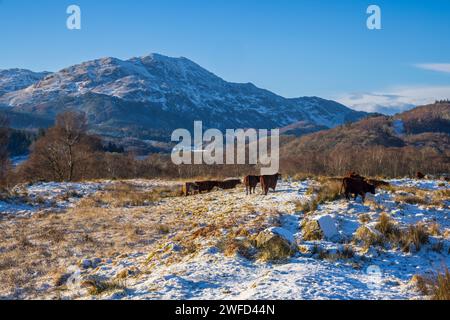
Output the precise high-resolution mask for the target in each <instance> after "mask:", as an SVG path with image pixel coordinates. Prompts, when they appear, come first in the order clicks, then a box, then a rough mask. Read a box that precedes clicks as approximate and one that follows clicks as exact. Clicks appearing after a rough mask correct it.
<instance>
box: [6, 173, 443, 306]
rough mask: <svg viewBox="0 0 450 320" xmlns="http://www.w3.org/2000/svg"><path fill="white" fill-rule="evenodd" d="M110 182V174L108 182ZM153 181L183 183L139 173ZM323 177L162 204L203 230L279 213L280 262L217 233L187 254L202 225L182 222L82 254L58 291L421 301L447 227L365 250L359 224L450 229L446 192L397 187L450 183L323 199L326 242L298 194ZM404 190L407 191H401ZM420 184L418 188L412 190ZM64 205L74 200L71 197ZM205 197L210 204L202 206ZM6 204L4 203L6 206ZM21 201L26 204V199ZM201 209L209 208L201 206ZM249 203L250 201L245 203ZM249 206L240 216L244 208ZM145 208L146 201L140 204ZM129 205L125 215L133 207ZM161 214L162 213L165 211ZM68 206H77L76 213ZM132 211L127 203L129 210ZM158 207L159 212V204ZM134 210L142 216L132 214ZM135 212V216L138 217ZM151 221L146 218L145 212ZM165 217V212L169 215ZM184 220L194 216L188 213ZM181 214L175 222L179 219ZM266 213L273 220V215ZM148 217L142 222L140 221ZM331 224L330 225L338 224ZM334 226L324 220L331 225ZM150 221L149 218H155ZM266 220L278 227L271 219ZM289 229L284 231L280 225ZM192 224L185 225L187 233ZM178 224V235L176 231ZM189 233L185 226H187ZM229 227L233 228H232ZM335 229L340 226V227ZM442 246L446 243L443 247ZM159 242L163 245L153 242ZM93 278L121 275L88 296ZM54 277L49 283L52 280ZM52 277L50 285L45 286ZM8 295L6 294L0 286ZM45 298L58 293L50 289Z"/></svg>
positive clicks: (87, 187)
mask: <svg viewBox="0 0 450 320" xmlns="http://www.w3.org/2000/svg"><path fill="white" fill-rule="evenodd" d="M106 183H107V182H97V183H90V184H38V185H34V186H29V187H27V192H28V194H29V195H31V196H33V195H36V196H40V197H43V198H47V199H49V201H50V200H52V201H56V200H55V199H58V197H59V195H61V194H66V193H67V192H68V191H71V190H76V192H77V193H78V194H79V197H81V198H82V197H85V196H88V195H92V194H93V193H95V192H97V191H98V190H100V189H102V188H103V187H104V186H105V184H106ZM108 183H111V182H108ZM133 183H135V184H136V185H144V186H145V187H146V188H152V187H153V186H160V185H161V184H162V185H164V184H167V185H170V184H175V182H173V183H171V182H161V181H159V182H154V181H144V180H142V181H134V182H133ZM315 184H317V182H315V181H311V180H307V181H284V182H282V183H281V184H280V185H279V187H278V189H277V191H276V192H274V193H270V194H269V195H268V196H267V197H264V196H262V195H259V194H256V195H251V196H246V195H245V192H244V191H243V190H242V189H237V190H232V191H215V192H213V193H210V194H203V195H195V196H191V197H186V198H185V197H180V198H168V199H164V200H162V201H161V202H160V203H158V204H157V207H155V208H158V210H160V212H165V211H167V212H169V211H174V212H179V214H178V215H179V217H178V219H179V220H177V221H178V224H183V223H185V224H186V226H188V225H189V223H191V221H192V220H194V221H195V220H198V225H199V228H200V229H201V227H205V226H207V224H208V221H209V222H210V223H211V224H213V222H214V223H215V222H216V221H218V220H219V219H225V221H226V220H232V221H236V223H242V224H245V223H247V222H246V221H247V220H246V219H248V220H251V219H256V218H258V217H259V216H268V215H270V214H274V213H273V212H274V211H276V215H279V219H278V223H275V222H274V225H273V227H277V228H278V229H279V230H282V233H285V237H288V238H289V237H292V238H293V239H294V241H295V242H296V245H297V246H298V247H299V248H302V249H301V250H299V252H298V253H297V254H296V255H294V256H293V257H292V258H289V259H287V260H285V261H280V262H277V263H268V262H262V261H257V260H254V259H246V258H244V257H242V256H240V255H236V256H226V255H224V253H223V252H222V251H221V250H220V249H219V246H218V245H217V239H214V238H208V237H205V238H201V239H200V240H198V239H195V240H192V241H195V244H196V248H197V249H196V250H193V251H191V252H189V254H186V253H185V250H183V246H186V245H187V243H188V241H190V240H188V238H189V236H190V235H191V234H193V233H195V232H196V231H198V230H197V229H189V227H186V228H185V229H182V228H181V229H180V228H179V229H177V230H178V231H176V232H175V231H174V233H171V232H169V233H168V234H167V236H165V237H164V238H161V239H159V240H158V241H159V242H158V246H156V250H154V249H151V250H150V249H149V250H146V249H145V248H144V249H142V248H139V249H136V250H132V251H130V252H124V253H123V254H122V255H115V256H104V257H95V259H94V257H82V259H81V260H80V264H79V265H77V266H66V269H67V272H69V273H70V274H71V275H72V277H71V279H72V280H74V281H73V284H72V285H71V286H68V289H67V290H64V291H63V292H58V295H57V297H62V298H69V299H75V298H82V299H86V298H87V299H91V298H95V299H417V298H421V296H420V293H419V292H418V291H417V290H415V289H414V287H413V286H412V285H411V284H410V280H411V278H412V277H413V276H414V275H416V274H427V273H429V272H432V271H435V270H437V269H439V268H441V267H442V266H443V265H447V266H449V265H450V258H449V250H450V241H449V239H448V233H447V235H442V236H431V237H430V241H429V244H427V245H424V246H423V247H422V248H421V249H420V251H411V252H409V253H405V252H403V251H401V250H398V249H394V248H389V247H386V248H379V247H371V248H370V249H369V250H368V251H366V250H363V248H361V247H359V246H358V245H357V244H355V243H353V242H351V240H352V238H353V236H354V233H355V232H356V230H357V229H358V228H359V227H360V226H362V224H363V223H362V222H361V221H360V217H361V215H362V214H365V215H367V216H368V217H370V219H371V221H376V220H377V219H378V218H379V216H380V214H381V213H382V212H387V213H388V214H390V215H391V217H392V218H393V219H394V221H395V222H396V223H398V224H399V225H400V226H402V227H407V226H408V225H411V224H415V223H417V222H424V223H427V224H430V223H438V224H439V226H440V229H441V231H442V233H443V234H445V231H449V230H450V215H449V214H450V209H449V205H450V199H445V198H444V199H443V200H442V205H431V204H430V205H423V204H407V203H399V202H398V201H397V200H396V197H397V196H398V195H405V194H408V192H409V193H411V192H412V191H413V190H417V192H419V191H420V192H425V193H427V192H430V193H432V192H435V191H437V190H446V189H449V187H450V185H449V183H448V182H442V181H432V180H430V181H416V180H411V179H398V180H392V181H391V184H392V185H393V186H395V187H397V189H396V190H394V191H388V190H379V192H378V193H377V195H375V196H371V197H368V201H367V202H366V203H365V204H362V203H361V202H360V201H359V200H358V201H356V202H354V201H351V202H347V201H344V200H337V201H333V202H328V203H324V204H321V205H319V207H318V209H317V210H316V211H315V212H314V214H313V215H311V216H309V217H310V218H311V217H313V218H314V219H321V218H322V217H327V218H326V219H322V220H321V221H327V223H328V226H327V227H326V228H324V229H328V230H324V233H325V234H327V233H331V235H332V237H331V236H330V238H327V237H326V239H324V240H319V241H304V240H303V234H302V230H301V222H302V220H303V219H304V218H305V215H304V214H303V212H298V211H297V210H298V209H296V208H297V204H298V203H299V202H304V201H308V200H309V199H311V197H312V195H311V193H310V192H308V190H309V189H310V186H312V185H315ZM401 188H405V190H406V191H402V190H401ZM411 188H415V189H411ZM56 203H57V204H58V203H59V204H60V206H61V207H62V206H66V207H69V206H70V205H75V204H76V203H75V202H74V201H71V200H68V201H67V202H65V203H64V204H61V203H60V202H58V201H56ZM200 205H204V207H200ZM1 206H2V204H1V203H0V211H2V210H3V209H2V207H1ZM17 207H18V208H19V207H20V205H19V204H17ZM199 208H200V209H201V210H200V209H199ZM241 208H242V209H241ZM243 208H245V210H247V211H246V212H249V213H245V214H244V215H243V214H240V213H239V212H240V211H243V210H244V209H243ZM140 209H142V208H140ZM130 210H131V211H132V210H133V209H129V208H128V209H127V211H126V213H130ZM158 212H159V211H158ZM67 214H71V213H70V212H69V213H67ZM124 214H125V211H124ZM155 214H156V211H155ZM130 217H134V216H133V215H130ZM130 219H131V218H127V220H129V221H131V222H133V221H132V220H130ZM144 219H145V218H144ZM160 219H162V218H160ZM183 219H186V220H185V221H184V220H183ZM174 221H175V220H174ZM267 221H269V222H270V221H271V220H270V219H268V220H267ZM140 222H142V221H140ZM217 224H219V223H218V222H217ZM330 224H331V225H330ZM324 226H325V224H324ZM149 227H150V226H149ZM267 227H270V225H268V226H267ZM280 228H281V229H280ZM180 230H183V231H180ZM177 232H179V233H177ZM182 232H184V233H182ZM220 232H222V233H224V234H226V232H227V231H226V230H223V229H221V230H220ZM333 233H335V234H334V235H333ZM437 244H439V250H437V249H436V247H437ZM347 245H351V246H352V248H353V250H354V256H352V257H350V258H347V259H344V258H336V259H330V258H323V257H321V255H320V254H319V253H318V252H322V253H324V252H325V253H326V254H327V256H330V255H331V254H333V253H336V252H340V251H342V250H343V248H344V246H347ZM152 248H155V247H152ZM86 279H97V280H98V281H103V282H105V283H106V282H111V281H113V282H114V281H118V280H117V279H120V284H121V286H120V288H116V290H110V291H105V292H103V293H101V294H98V295H91V294H88V293H87V291H86V288H85V286H83V285H82V284H83V283H84V282H86ZM44 282H45V281H44ZM49 286H51V285H49V284H46V283H42V287H49ZM0 295H1V294H0ZM43 297H47V298H54V297H56V295H55V293H54V291H51V290H49V291H48V292H45V293H44V294H43Z"/></svg>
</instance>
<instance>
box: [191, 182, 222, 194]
mask: <svg viewBox="0 0 450 320" xmlns="http://www.w3.org/2000/svg"><path fill="white" fill-rule="evenodd" d="M195 184H196V185H197V186H198V193H202V192H204V191H206V192H211V191H212V190H213V189H214V188H216V187H219V181H195Z"/></svg>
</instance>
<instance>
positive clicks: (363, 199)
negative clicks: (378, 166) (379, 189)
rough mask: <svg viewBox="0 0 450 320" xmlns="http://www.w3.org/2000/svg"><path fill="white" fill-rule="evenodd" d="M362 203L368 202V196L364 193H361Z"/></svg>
mask: <svg viewBox="0 0 450 320" xmlns="http://www.w3.org/2000/svg"><path fill="white" fill-rule="evenodd" d="M361 198H362V203H364V202H365V201H366V194H365V193H364V192H363V193H361Z"/></svg>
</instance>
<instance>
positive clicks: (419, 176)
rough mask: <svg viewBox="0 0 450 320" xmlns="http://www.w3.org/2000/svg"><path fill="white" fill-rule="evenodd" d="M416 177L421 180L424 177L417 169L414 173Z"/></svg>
mask: <svg viewBox="0 0 450 320" xmlns="http://www.w3.org/2000/svg"><path fill="white" fill-rule="evenodd" d="M416 178H417V179H419V180H422V179H425V175H424V174H423V173H422V172H420V171H419V172H417V173H416Z"/></svg>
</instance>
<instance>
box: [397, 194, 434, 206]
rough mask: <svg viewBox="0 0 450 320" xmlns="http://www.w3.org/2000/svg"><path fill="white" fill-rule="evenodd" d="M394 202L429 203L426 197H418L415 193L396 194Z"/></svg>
mask: <svg viewBox="0 0 450 320" xmlns="http://www.w3.org/2000/svg"><path fill="white" fill-rule="evenodd" d="M394 201H395V202H399V203H402V202H403V203H408V204H420V205H427V204H429V201H428V199H427V198H426V197H419V196H417V195H397V196H396V197H395V198H394Z"/></svg>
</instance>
